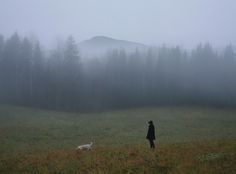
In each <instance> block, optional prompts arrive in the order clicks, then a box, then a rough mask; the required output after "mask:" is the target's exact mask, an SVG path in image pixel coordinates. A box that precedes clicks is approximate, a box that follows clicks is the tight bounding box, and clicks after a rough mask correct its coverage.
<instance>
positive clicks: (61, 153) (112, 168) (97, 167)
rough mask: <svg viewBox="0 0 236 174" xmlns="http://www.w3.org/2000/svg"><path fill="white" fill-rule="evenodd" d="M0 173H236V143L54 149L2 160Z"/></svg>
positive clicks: (2, 158) (218, 142)
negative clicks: (78, 149) (154, 148)
mask: <svg viewBox="0 0 236 174" xmlns="http://www.w3.org/2000/svg"><path fill="white" fill-rule="evenodd" d="M0 160H1V161H0V173H24V174H33V173H44V174H47V173H48V174H49V173H50V174H51V173H69V174H73V173H78V174H79V173H81V174H87V173H88V174H90V173H91V174H92V173H93V174H95V173H96V174H105V173H107V174H117V173H130V174H131V173H134V174H138V173H147V174H152V173H155V174H159V173H160V174H161V173H163V174H165V173H170V174H176V173H179V174H182V173H193V174H195V173H207V174H208V173H212V174H222V173H226V174H233V173H236V140H231V141H229V140H227V141H226V140H224V141H223V140H221V141H213V142H212V141H211V142H192V143H175V144H161V145H158V148H157V149H156V150H155V151H152V150H150V149H148V148H147V147H146V146H144V145H123V146H120V147H114V146H113V147H112V146H110V147H104V146H99V147H96V146H95V147H94V149H93V150H91V151H77V152H76V151H75V150H74V149H68V150H54V151H48V152H43V151H42V152H40V151H38V152H34V153H31V154H27V153H24V154H17V155H14V156H11V157H7V156H5V157H1V159H0Z"/></svg>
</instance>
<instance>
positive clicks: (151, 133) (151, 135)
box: [146, 120, 156, 149]
mask: <svg viewBox="0 0 236 174" xmlns="http://www.w3.org/2000/svg"><path fill="white" fill-rule="evenodd" d="M148 124H149V126H148V133H147V136H146V139H148V140H149V143H150V148H151V149H155V144H154V140H155V139H156V137H155V127H154V125H153V121H152V120H150V121H149V122H148Z"/></svg>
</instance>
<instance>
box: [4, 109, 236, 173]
mask: <svg viewBox="0 0 236 174" xmlns="http://www.w3.org/2000/svg"><path fill="white" fill-rule="evenodd" d="M235 115H236V109H230V108H209V107H196V106H169V107H164V106H163V107H156V108H139V109H135V108H134V109H127V110H117V111H108V112H99V113H66V112H55V111H46V110H39V109H33V108H24V107H13V106H7V105H2V106H0V173H4V174H5V173H214V174H215V173H236V172H235V171H236V116H235ZM149 120H153V121H154V124H155V126H156V137H157V141H156V145H157V148H156V149H155V151H151V150H150V149H149V147H148V143H147V141H146V140H145V136H146V132H147V126H148V125H147V121H149ZM91 141H93V142H94V147H93V149H92V150H91V151H82V152H81V151H76V150H75V148H76V146H78V145H80V144H85V143H89V142H91Z"/></svg>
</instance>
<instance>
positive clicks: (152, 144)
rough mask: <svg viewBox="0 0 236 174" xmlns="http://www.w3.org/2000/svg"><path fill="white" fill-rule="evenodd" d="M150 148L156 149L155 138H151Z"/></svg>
mask: <svg viewBox="0 0 236 174" xmlns="http://www.w3.org/2000/svg"><path fill="white" fill-rule="evenodd" d="M149 143H150V148H152V149H155V144H154V140H151V139H149Z"/></svg>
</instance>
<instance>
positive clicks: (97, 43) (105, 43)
mask: <svg viewBox="0 0 236 174" xmlns="http://www.w3.org/2000/svg"><path fill="white" fill-rule="evenodd" d="M78 46H79V49H80V53H81V55H82V56H83V57H89V58H91V57H99V56H102V55H104V54H105V53H106V52H107V51H109V50H113V49H124V50H125V51H126V52H127V53H130V52H134V51H135V50H136V49H138V50H139V51H145V50H146V49H147V48H148V46H147V45H144V44H141V43H136V42H131V41H125V40H117V39H113V38H110V37H106V36H96V37H93V38H91V39H89V40H85V41H82V42H80V43H79V45H78Z"/></svg>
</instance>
